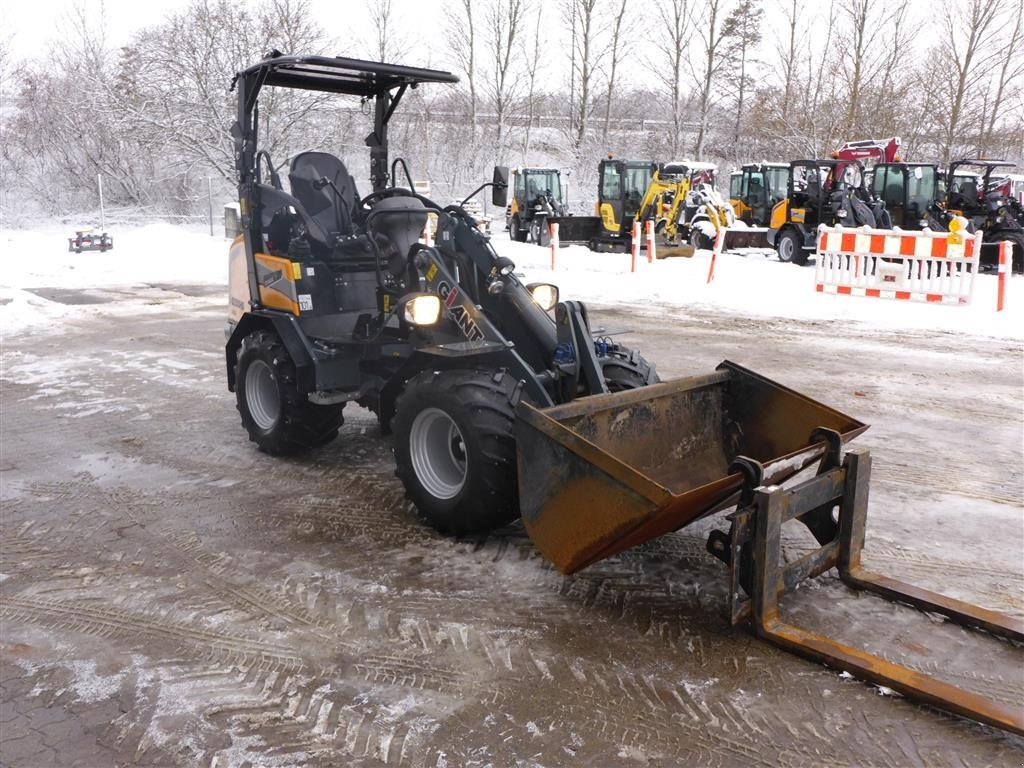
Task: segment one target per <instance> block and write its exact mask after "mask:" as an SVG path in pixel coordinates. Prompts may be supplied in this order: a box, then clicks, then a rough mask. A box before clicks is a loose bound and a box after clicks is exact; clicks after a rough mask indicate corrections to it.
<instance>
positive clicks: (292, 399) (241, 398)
mask: <svg viewBox="0 0 1024 768" xmlns="http://www.w3.org/2000/svg"><path fill="white" fill-rule="evenodd" d="M249 356H258V357H260V358H262V359H263V360H264V361H266V362H267V363H269V364H270V366H271V368H272V369H273V370H274V375H275V377H276V378H277V379H278V381H279V382H280V383H281V387H280V389H279V393H280V395H281V409H282V418H281V420H280V422H279V423H278V424H276V425H275V426H274V427H272V428H271V429H270V430H269V432H264V431H263V430H261V429H260V428H259V427H258V426H257V425H256V424H255V422H253V421H252V419H251V418H250V417H249V416H248V409H247V407H246V405H245V382H244V381H243V375H244V370H243V364H244V362H245V361H246V360H247V359H248V358H249ZM235 381H236V382H237V384H236V386H235V395H236V407H237V409H238V412H239V414H240V415H241V417H242V426H243V427H245V429H246V431H247V432H248V433H249V440H251V441H252V442H254V443H256V444H257V445H258V446H259V448H260V450H262V451H264V452H265V453H269V454H271V455H274V456H287V455H292V454H296V453H301V452H304V451H308V450H312V449H313V448H319V447H321V446H324V445H326V444H327V443H329V442H331V441H332V440H333V439H334V438H335V437H337V435H338V429H339V428H340V427H341V425H342V424H343V423H344V421H345V417H344V414H343V410H344V407H345V406H344V403H339V404H336V405H316V404H314V403H311V402H309V400H308V399H307V398H306V397H305V396H304V395H302V394H301V393H299V391H298V389H297V387H296V386H295V365H294V363H292V360H291V357H289V355H288V352H287V351H286V350H285V348H284V345H283V344H282V343H281V341H280V339H279V338H278V337H277V335H276V334H274V333H273V332H271V331H265V330H264V331H255V332H254V333H250V334H249V335H248V336H246V337H245V338H244V339H242V343H241V345H240V346H239V349H238V363H237V364H236V368H235Z"/></svg>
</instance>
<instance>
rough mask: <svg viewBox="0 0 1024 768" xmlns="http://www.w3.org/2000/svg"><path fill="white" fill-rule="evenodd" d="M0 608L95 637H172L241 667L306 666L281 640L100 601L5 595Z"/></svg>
mask: <svg viewBox="0 0 1024 768" xmlns="http://www.w3.org/2000/svg"><path fill="white" fill-rule="evenodd" d="M0 612H2V613H3V615H5V616H7V617H9V618H12V619H19V620H21V621H26V622H30V623H33V624H37V625H40V626H44V627H48V628H50V629H60V630H64V631H73V632H80V633H82V634H86V635H93V636H95V637H102V638H110V637H115V636H116V637H119V638H122V639H128V640H130V639H131V638H133V637H135V636H137V635H139V634H143V635H147V636H149V637H152V638H155V639H157V640H166V641H168V642H171V643H173V644H174V645H175V647H182V646H185V647H192V648H200V649H208V650H213V651H215V652H217V653H220V654H225V655H227V656H230V657H231V658H233V659H238V660H239V663H240V664H242V665H243V666H250V665H251V664H258V665H259V666H261V667H265V668H267V669H271V670H272V669H288V670H299V669H302V668H303V667H304V666H305V662H304V661H303V659H302V658H301V657H299V656H298V655H296V654H295V653H294V652H293V651H292V650H291V649H290V648H289V647H288V646H286V645H279V644H276V643H268V642H265V641H262V640H256V639H251V638H245V637H242V636H239V635H231V634H227V633H224V632H218V631H216V630H210V629H201V628H199V627H196V626H195V625H192V624H186V623H184V622H177V621H169V620H165V619H161V618H158V617H156V616H152V615H148V614H141V613H136V612H133V611H126V610H122V609H119V608H112V607H109V606H105V605H92V604H89V605H85V604H82V603H80V602H73V601H58V600H46V599H35V598H31V597H21V596H13V595H6V596H5V597H4V601H3V604H2V605H0Z"/></svg>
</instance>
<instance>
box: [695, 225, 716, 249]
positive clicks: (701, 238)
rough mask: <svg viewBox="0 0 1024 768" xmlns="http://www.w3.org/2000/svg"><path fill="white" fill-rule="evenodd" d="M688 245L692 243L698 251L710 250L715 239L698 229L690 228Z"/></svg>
mask: <svg viewBox="0 0 1024 768" xmlns="http://www.w3.org/2000/svg"><path fill="white" fill-rule="evenodd" d="M690 245H692V246H693V247H694V248H696V249H697V250H698V251H710V250H713V249H714V247H715V241H714V239H713V238H710V237H708V236H707V235H705V234H704V233H703V232H701V231H700V230H699V229H691V230H690Z"/></svg>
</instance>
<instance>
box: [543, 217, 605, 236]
mask: <svg viewBox="0 0 1024 768" xmlns="http://www.w3.org/2000/svg"><path fill="white" fill-rule="evenodd" d="M548 222H549V223H550V224H558V240H559V242H562V243H586V242H589V241H591V240H593V239H594V238H595V237H597V236H598V235H600V234H601V219H600V217H598V216H551V217H550V218H548Z"/></svg>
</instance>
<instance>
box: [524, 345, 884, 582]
mask: <svg viewBox="0 0 1024 768" xmlns="http://www.w3.org/2000/svg"><path fill="white" fill-rule="evenodd" d="M817 427H825V428H828V429H832V430H835V431H837V432H839V433H840V434H841V435H842V437H843V441H844V442H845V441H848V440H851V439H852V438H854V437H856V436H857V435H859V434H860V433H861V432H863V431H864V430H865V429H867V425H866V424H863V423H861V422H859V421H857V420H856V419H853V418H851V417H849V416H846V415H844V414H842V413H840V412H839V411H836V410H833V409H832V408H829V407H828V406H825V405H822V404H821V403H819V402H817V401H815V400H812V399H811V398H809V397H806V396H804V395H801V394H799V393H798V392H794V391H793V390H791V389H788V388H786V387H784V386H782V385H781V384H777V383H775V382H774V381H771V380H770V379H766V378H765V377H763V376H760V375H758V374H756V373H754V372H753V371H749V370H747V369H746V368H743V367H741V366H739V365H736V364H735V363H731V362H729V361H725V362H723V363H722V364H721V365H719V366H718V368H717V369H716V370H715V372H714V373H711V374H707V375H703V376H693V377H689V378H684V379H677V380H675V381H668V382H664V383H661V384H654V385H652V386H649V387H644V388H642V389H634V390H629V391H625V392H617V393H615V394H610V395H597V396H593V397H584V398H580V399H579V400H574V401H573V402H570V403H566V404H565V405H557V406H554V407H552V408H546V409H543V410H541V409H538V408H535V407H533V406H531V405H530V404H528V403H525V402H522V403H520V404H519V406H518V409H517V419H516V440H517V446H518V448H517V450H518V463H519V503H520V508H521V510H522V514H523V522H524V524H525V526H526V530H527V532H528V533H529V535H530V538H532V539H533V541H534V543H535V544H536V545H537V547H538V549H540V551H541V552H542V553H543V554H544V556H545V557H547V558H548V559H549V560H551V562H552V563H554V565H555V567H557V568H558V570H560V571H561V572H563V573H572V572H574V571H577V570H579V569H580V568H584V567H586V566H588V565H591V564H592V563H595V562H597V561H599V560H602V559H604V558H606V557H609V556H611V555H614V554H616V553H618V552H621V551H623V550H625V549H628V548H630V547H634V546H636V545H638V544H641V543H643V542H645V541H648V540H649V539H653V538H655V537H657V536H661V535H663V534H665V533H668V532H669V531H674V530H677V529H679V528H682V527H683V526H685V525H688V524H689V523H692V522H693V521H694V520H697V519H699V518H701V517H704V516H705V515H708V514H711V513H712V512H715V511H716V510H720V509H724V508H726V507H728V506H730V505H732V504H735V503H736V499H737V494H738V492H739V490H740V487H741V484H742V480H743V477H742V475H741V474H739V473H738V472H737V473H730V472H729V466H730V464H731V463H732V461H733V459H735V458H736V457H737V456H747V457H749V458H752V459H756V460H757V461H759V462H761V464H763V465H764V468H765V482H766V483H779V482H782V481H783V480H785V479H786V478H788V477H791V476H792V475H794V474H796V473H797V472H799V471H800V470H801V469H803V468H805V467H807V466H808V465H810V464H812V463H813V462H814V461H816V460H817V459H818V458H820V456H821V455H822V453H823V451H824V443H812V442H811V441H810V437H811V433H812V432H813V431H814V430H815V429H816V428H817Z"/></svg>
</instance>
